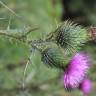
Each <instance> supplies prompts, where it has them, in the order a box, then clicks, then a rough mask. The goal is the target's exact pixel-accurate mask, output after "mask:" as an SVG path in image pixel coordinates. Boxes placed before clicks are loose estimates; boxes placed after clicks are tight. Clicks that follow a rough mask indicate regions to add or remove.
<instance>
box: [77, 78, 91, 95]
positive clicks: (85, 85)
mask: <svg viewBox="0 0 96 96" xmlns="http://www.w3.org/2000/svg"><path fill="white" fill-rule="evenodd" d="M79 89H80V90H81V91H82V93H83V94H84V96H88V95H89V94H90V92H91V81H90V80H89V79H84V80H83V81H82V82H81V84H80V85H79Z"/></svg>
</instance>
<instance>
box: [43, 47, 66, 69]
mask: <svg viewBox="0 0 96 96" xmlns="http://www.w3.org/2000/svg"><path fill="white" fill-rule="evenodd" d="M41 60H42V61H43V63H45V64H46V65H48V66H50V67H55V68H61V69H63V70H64V68H65V66H66V62H65V58H64V54H63V52H62V50H61V49H59V48H46V49H45V50H44V51H43V52H42V59H41Z"/></svg>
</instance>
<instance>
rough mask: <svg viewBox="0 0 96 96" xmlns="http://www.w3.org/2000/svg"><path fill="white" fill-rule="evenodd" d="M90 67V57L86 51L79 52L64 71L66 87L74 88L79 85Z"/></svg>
mask: <svg viewBox="0 0 96 96" xmlns="http://www.w3.org/2000/svg"><path fill="white" fill-rule="evenodd" d="M89 67H90V62H89V58H88V56H87V55H86V54H84V53H82V52H81V53H77V54H76V55H75V56H74V57H73V58H72V59H71V60H70V62H69V64H68V66H67V68H66V70H65V72H64V77H63V80H64V87H65V88H66V89H74V88H77V87H78V86H79V84H80V83H81V81H82V80H83V79H84V77H85V76H86V74H87V72H88V69H89Z"/></svg>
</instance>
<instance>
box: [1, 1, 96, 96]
mask: <svg viewBox="0 0 96 96" xmlns="http://www.w3.org/2000/svg"><path fill="white" fill-rule="evenodd" d="M1 1H2V2H3V3H4V4H5V5H6V6H7V7H8V8H10V9H12V10H14V12H16V14H17V15H18V16H16V14H13V13H12V12H10V11H9V10H8V8H7V7H6V6H3V5H2V2H1ZM67 19H69V20H73V21H75V22H77V23H79V24H81V25H82V26H85V27H89V26H96V0H0V30H7V28H8V26H9V27H10V29H16V31H17V32H18V30H19V29H21V31H23V28H24V26H28V25H31V26H32V28H35V27H39V29H38V30H35V31H32V32H31V33H30V35H28V39H29V40H31V39H32V40H35V39H39V38H44V36H46V34H48V33H49V32H51V31H54V30H55V28H56V27H57V25H58V24H59V23H60V22H62V21H64V20H67ZM9 22H10V24H9ZM13 32H14V31H13ZM30 49H31V48H30V46H27V45H26V44H23V43H20V42H16V41H14V40H11V39H10V40H9V39H8V38H7V37H6V38H5V37H4V36H3V37H2V36H1V37H0V96H82V93H81V92H80V91H79V90H74V91H72V92H66V91H65V90H64V87H63V81H62V78H61V77H62V72H60V71H59V70H57V69H51V68H48V67H46V66H45V65H44V64H42V62H41V59H40V54H39V53H38V52H37V51H35V52H33V53H31V52H30ZM82 49H83V50H85V51H86V52H87V53H89V55H90V57H91V59H92V67H91V70H90V72H89V78H90V79H91V81H92V85H93V86H92V92H91V94H90V96H96V68H95V67H96V42H95V41H91V42H88V43H86V44H85V46H84V47H83V48H82ZM29 56H30V57H31V60H30V62H29V65H28V68H27V71H26V76H25V88H22V84H23V71H24V68H25V65H26V62H27V61H28V58H29Z"/></svg>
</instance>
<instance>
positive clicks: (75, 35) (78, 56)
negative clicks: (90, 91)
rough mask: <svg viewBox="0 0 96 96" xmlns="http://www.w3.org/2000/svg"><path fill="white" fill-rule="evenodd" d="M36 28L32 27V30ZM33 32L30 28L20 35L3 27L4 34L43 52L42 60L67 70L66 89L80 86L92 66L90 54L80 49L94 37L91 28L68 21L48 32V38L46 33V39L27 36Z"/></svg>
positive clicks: (54, 66) (65, 71) (65, 75)
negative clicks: (5, 30) (89, 30)
mask: <svg viewBox="0 0 96 96" xmlns="http://www.w3.org/2000/svg"><path fill="white" fill-rule="evenodd" d="M35 29H36V28H35ZM35 29H31V31H32V30H35ZM10 31H11V30H10ZM25 31H26V30H25ZM31 31H30V30H27V31H26V32H25V33H23V34H21V35H19V36H18V34H15V35H14V34H7V33H6V32H4V31H2V30H1V31H0V34H1V35H4V36H8V37H10V38H14V39H17V40H19V41H20V42H23V43H27V44H28V45H31V47H32V48H34V49H36V50H37V51H39V52H40V54H41V62H43V63H44V64H45V65H47V66H50V67H51V68H58V69H60V70H62V71H63V72H64V76H63V81H64V87H65V89H67V90H71V89H76V88H78V87H79V85H80V84H81V83H82V82H83V80H84V78H85V77H86V75H87V73H88V70H89V69H90V59H89V57H88V56H87V55H86V54H85V53H83V52H79V50H78V49H80V48H82V45H84V44H85V43H86V42H87V41H88V40H90V39H89V38H90V37H91V36H90V35H89V33H88V32H87V30H86V29H85V28H83V27H82V26H80V25H77V24H75V23H73V22H71V21H65V22H64V23H62V24H61V25H60V26H59V27H58V28H57V29H56V30H55V31H54V32H50V33H49V34H48V35H47V36H48V37H47V36H45V38H44V39H42V38H41V39H37V40H31V41H30V40H28V39H27V35H29V33H30V32H31ZM74 52H75V53H74ZM76 52H77V53H76ZM69 53H71V56H68V54H69ZM74 54H75V55H74ZM72 56H73V57H72ZM71 57H72V59H71V60H70V61H69V59H67V58H71ZM68 62H69V63H68ZM24 73H25V72H24ZM81 89H82V88H81Z"/></svg>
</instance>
